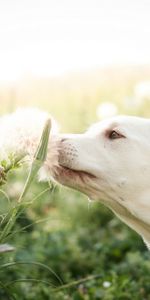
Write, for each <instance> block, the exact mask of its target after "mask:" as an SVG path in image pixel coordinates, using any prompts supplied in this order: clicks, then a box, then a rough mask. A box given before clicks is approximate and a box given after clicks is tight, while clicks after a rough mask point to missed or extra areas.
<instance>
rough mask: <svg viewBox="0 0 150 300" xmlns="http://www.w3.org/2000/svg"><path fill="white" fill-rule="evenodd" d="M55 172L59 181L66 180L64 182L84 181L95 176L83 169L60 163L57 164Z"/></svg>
mask: <svg viewBox="0 0 150 300" xmlns="http://www.w3.org/2000/svg"><path fill="white" fill-rule="evenodd" d="M56 173H57V174H56V177H57V178H56V179H58V181H61V182H63V181H66V183H67V181H68V182H69V181H74V182H82V183H86V182H87V180H90V179H91V180H92V179H96V176H95V175H93V174H91V173H89V172H86V171H83V170H75V169H72V168H70V167H66V166H64V165H61V164H59V166H58V167H57V172H56Z"/></svg>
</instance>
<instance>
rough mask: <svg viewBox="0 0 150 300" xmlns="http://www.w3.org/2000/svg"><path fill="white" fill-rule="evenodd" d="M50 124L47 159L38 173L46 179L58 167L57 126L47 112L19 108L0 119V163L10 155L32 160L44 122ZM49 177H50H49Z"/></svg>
mask: <svg viewBox="0 0 150 300" xmlns="http://www.w3.org/2000/svg"><path fill="white" fill-rule="evenodd" d="M48 118H50V119H51V123H52V128H51V133H50V138H49V144H48V153H47V158H46V161H45V163H44V166H43V167H42V169H41V171H40V178H41V179H42V180H43V179H44V178H45V179H46V178H47V177H48V175H49V174H50V173H51V172H52V169H53V168H54V167H55V166H57V165H58V147H57V138H56V135H57V133H58V125H57V123H56V122H55V120H54V119H53V118H52V117H51V116H49V114H48V113H47V112H43V111H41V110H39V109H37V108H20V109H17V111H16V112H14V113H12V114H9V115H5V116H3V117H2V118H1V119H0V161H2V160H7V161H8V160H9V157H10V155H14V156H16V157H18V156H20V155H24V156H28V159H29V161H31V160H32V159H33V156H34V154H35V151H36V149H37V146H38V144H39V141H40V138H41V135H42V131H43V128H44V125H45V122H46V120H47V119H48ZM49 176H50V175H49Z"/></svg>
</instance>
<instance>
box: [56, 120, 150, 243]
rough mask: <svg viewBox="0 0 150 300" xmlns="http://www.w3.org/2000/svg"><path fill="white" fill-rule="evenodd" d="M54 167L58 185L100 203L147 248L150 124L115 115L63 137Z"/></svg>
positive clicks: (149, 208)
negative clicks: (79, 192) (113, 134)
mask: <svg viewBox="0 0 150 300" xmlns="http://www.w3.org/2000/svg"><path fill="white" fill-rule="evenodd" d="M112 131H115V132H117V134H118V135H117V136H116V138H115V139H113V138H111V134H112ZM59 163H60V165H61V168H60V173H59V175H57V179H58V180H59V181H60V182H61V183H62V184H64V185H67V186H70V187H72V188H75V189H78V190H80V191H82V192H84V193H85V194H87V195H88V196H89V197H90V198H91V199H97V200H100V201H101V202H102V203H104V204H105V205H106V206H108V207H109V208H110V209H111V210H113V211H114V213H115V214H116V215H117V216H118V217H119V218H120V219H121V220H123V221H124V222H125V223H126V224H128V225H129V226H130V227H131V228H133V229H134V230H135V231H136V232H138V233H139V234H140V235H141V236H142V237H143V239H144V241H145V243H146V244H147V246H148V247H150V120H148V119H143V118H138V117H131V116H118V117H115V118H112V119H109V120H105V121H102V122H100V123H98V124H95V125H94V126H92V127H91V128H90V130H89V131H87V132H86V133H85V134H79V135H66V136H64V137H63V139H62V142H61V150H60V156H59Z"/></svg>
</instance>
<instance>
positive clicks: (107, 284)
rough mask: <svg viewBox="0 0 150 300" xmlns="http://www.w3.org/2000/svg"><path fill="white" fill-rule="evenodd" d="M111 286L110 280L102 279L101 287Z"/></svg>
mask: <svg viewBox="0 0 150 300" xmlns="http://www.w3.org/2000/svg"><path fill="white" fill-rule="evenodd" d="M110 286H111V282H110V281H104V282H103V287H104V288H109V287H110Z"/></svg>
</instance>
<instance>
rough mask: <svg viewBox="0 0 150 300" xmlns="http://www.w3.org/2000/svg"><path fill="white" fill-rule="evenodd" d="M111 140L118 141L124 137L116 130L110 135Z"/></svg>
mask: <svg viewBox="0 0 150 300" xmlns="http://www.w3.org/2000/svg"><path fill="white" fill-rule="evenodd" d="M108 137H109V139H110V140H116V139H120V138H121V137H123V136H122V135H121V134H119V133H118V132H117V131H115V130H112V131H111V132H110V133H109V136H108Z"/></svg>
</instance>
